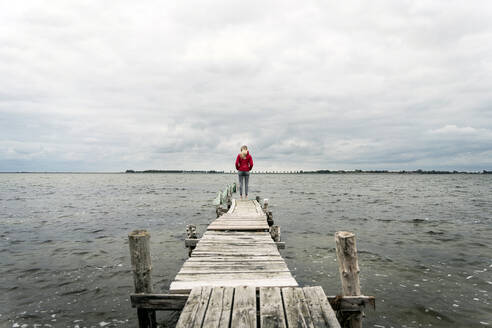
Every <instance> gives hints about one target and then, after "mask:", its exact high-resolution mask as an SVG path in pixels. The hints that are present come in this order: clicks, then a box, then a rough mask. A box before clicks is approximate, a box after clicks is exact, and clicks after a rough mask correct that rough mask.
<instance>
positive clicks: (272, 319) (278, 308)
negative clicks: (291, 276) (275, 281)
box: [260, 287, 286, 328]
mask: <svg viewBox="0 0 492 328" xmlns="http://www.w3.org/2000/svg"><path fill="white" fill-rule="evenodd" d="M260 326H261V327H262V328H269V327H277V328H282V327H286V325H285V317H284V308H283V305H282V296H281V295H280V288H278V287H262V288H260Z"/></svg>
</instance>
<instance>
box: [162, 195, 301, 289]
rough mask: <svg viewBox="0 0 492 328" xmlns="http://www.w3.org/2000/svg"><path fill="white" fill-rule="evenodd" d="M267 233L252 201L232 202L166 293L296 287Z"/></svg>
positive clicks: (263, 215)
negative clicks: (237, 287)
mask: <svg viewBox="0 0 492 328" xmlns="http://www.w3.org/2000/svg"><path fill="white" fill-rule="evenodd" d="M268 230H269V227H268V223H267V218H266V215H265V213H264V212H263V210H262V209H261V207H260V205H259V203H258V202H257V201H256V200H244V201H236V200H233V201H232V206H231V208H230V210H229V211H228V212H227V213H225V214H224V215H222V216H220V217H219V218H218V219H216V220H215V221H213V222H212V223H211V224H210V225H209V226H208V228H207V231H206V232H205V233H204V234H203V236H202V238H201V239H200V240H199V241H198V243H197V245H196V248H195V249H194V250H193V252H192V254H191V256H190V258H189V259H188V260H187V261H186V262H185V263H184V265H183V267H182V268H181V270H180V271H179V272H178V274H177V275H176V277H175V278H174V281H173V282H171V285H170V288H169V290H170V292H171V293H189V292H190V291H191V290H192V289H193V288H196V287H203V286H209V287H215V286H222V287H236V286H256V287H266V286H268V287H295V286H298V284H297V282H296V280H295V279H294V278H293V277H292V274H291V273H290V271H289V269H288V268H287V265H286V264H285V261H284V259H283V258H282V257H281V255H280V253H279V251H278V248H277V246H276V244H275V242H274V241H273V240H272V238H271V236H270V233H269V232H268Z"/></svg>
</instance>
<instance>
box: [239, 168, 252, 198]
mask: <svg viewBox="0 0 492 328" xmlns="http://www.w3.org/2000/svg"><path fill="white" fill-rule="evenodd" d="M237 173H238V175H239V195H241V196H242V195H243V180H244V194H245V195H246V196H248V180H249V171H237Z"/></svg>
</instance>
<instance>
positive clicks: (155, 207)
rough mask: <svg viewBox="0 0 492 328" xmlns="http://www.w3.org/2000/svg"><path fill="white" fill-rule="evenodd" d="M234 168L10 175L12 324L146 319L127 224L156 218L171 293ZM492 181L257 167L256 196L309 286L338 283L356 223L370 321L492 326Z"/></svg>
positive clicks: (5, 202)
mask: <svg viewBox="0 0 492 328" xmlns="http://www.w3.org/2000/svg"><path fill="white" fill-rule="evenodd" d="M235 179H236V177H235V175H229V174H217V175H212V174H208V175H207V174H0V294H1V297H0V327H49V325H51V326H52V327H75V326H79V327H100V326H106V327H116V326H118V327H123V326H129V327H134V326H136V315H135V310H134V309H132V308H131V307H130V304H129V301H128V294H129V293H130V292H131V291H132V288H133V286H132V284H133V282H132V276H131V272H130V265H129V261H130V260H129V254H128V243H127V234H128V232H130V231H131V230H133V229H136V228H144V229H148V230H150V232H151V235H152V237H151V248H152V260H153V280H154V289H155V291H156V292H165V291H166V288H167V287H168V286H169V283H170V280H172V278H173V277H174V276H175V274H176V273H177V272H178V270H179V268H180V266H181V264H182V263H183V262H184V261H185V260H186V258H187V251H186V249H185V248H184V241H183V240H184V231H185V225H186V224H187V223H195V224H197V225H198V229H199V231H200V232H203V231H204V229H205V227H206V226H207V225H208V223H209V222H210V221H211V220H212V219H214V217H215V212H214V207H213V206H212V205H211V199H213V198H214V196H215V194H216V192H217V191H218V190H219V189H221V188H223V187H224V186H225V185H226V184H227V183H230V182H232V181H235ZM491 186H492V176H491V175H356V174H347V175H252V176H251V178H250V196H252V197H251V198H254V196H256V195H260V196H261V197H262V198H269V199H270V204H271V205H270V207H271V209H272V211H273V215H274V220H275V223H276V224H278V225H280V226H281V228H282V238H283V240H284V241H285V242H286V244H287V248H286V249H285V250H283V251H282V254H283V256H284V257H285V258H286V260H287V264H288V266H289V268H290V269H291V270H292V272H293V274H294V275H295V277H296V279H297V280H298V281H299V282H300V284H301V285H321V286H323V288H324V289H325V291H326V292H327V294H332V295H335V294H337V293H338V292H339V291H340V282H339V276H338V267H337V263H336V262H335V258H336V254H335V252H334V246H335V244H334V237H333V236H334V233H335V232H336V231H337V230H349V231H354V232H355V233H356V236H357V242H358V249H359V263H360V267H361V286H362V291H363V293H364V294H366V295H375V296H376V297H377V311H376V312H374V311H370V310H368V311H367V316H366V319H365V323H364V326H365V327H451V326H452V327H487V326H492V305H491V302H492V300H491V289H492V274H491V271H492V248H491V240H492V187H491ZM160 319H161V320H163V322H164V323H165V324H166V325H172V323H173V321H175V320H176V314H173V313H167V314H166V313H162V314H161V315H160ZM25 325H27V326H25ZM35 325H37V326H35Z"/></svg>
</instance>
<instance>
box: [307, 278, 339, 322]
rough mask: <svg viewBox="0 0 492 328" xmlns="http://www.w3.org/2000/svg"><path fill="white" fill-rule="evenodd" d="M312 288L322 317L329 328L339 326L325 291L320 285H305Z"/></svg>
mask: <svg viewBox="0 0 492 328" xmlns="http://www.w3.org/2000/svg"><path fill="white" fill-rule="evenodd" d="M307 288H308V289H310V290H312V291H313V293H314V294H315V295H316V296H317V298H318V302H319V305H320V307H321V313H322V314H323V318H324V319H325V322H326V323H327V325H328V327H330V328H340V323H339V322H338V319H337V316H336V314H335V311H333V309H332V307H331V305H330V303H329V302H328V299H327V298H326V295H325V292H324V291H323V288H321V286H314V287H307Z"/></svg>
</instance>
